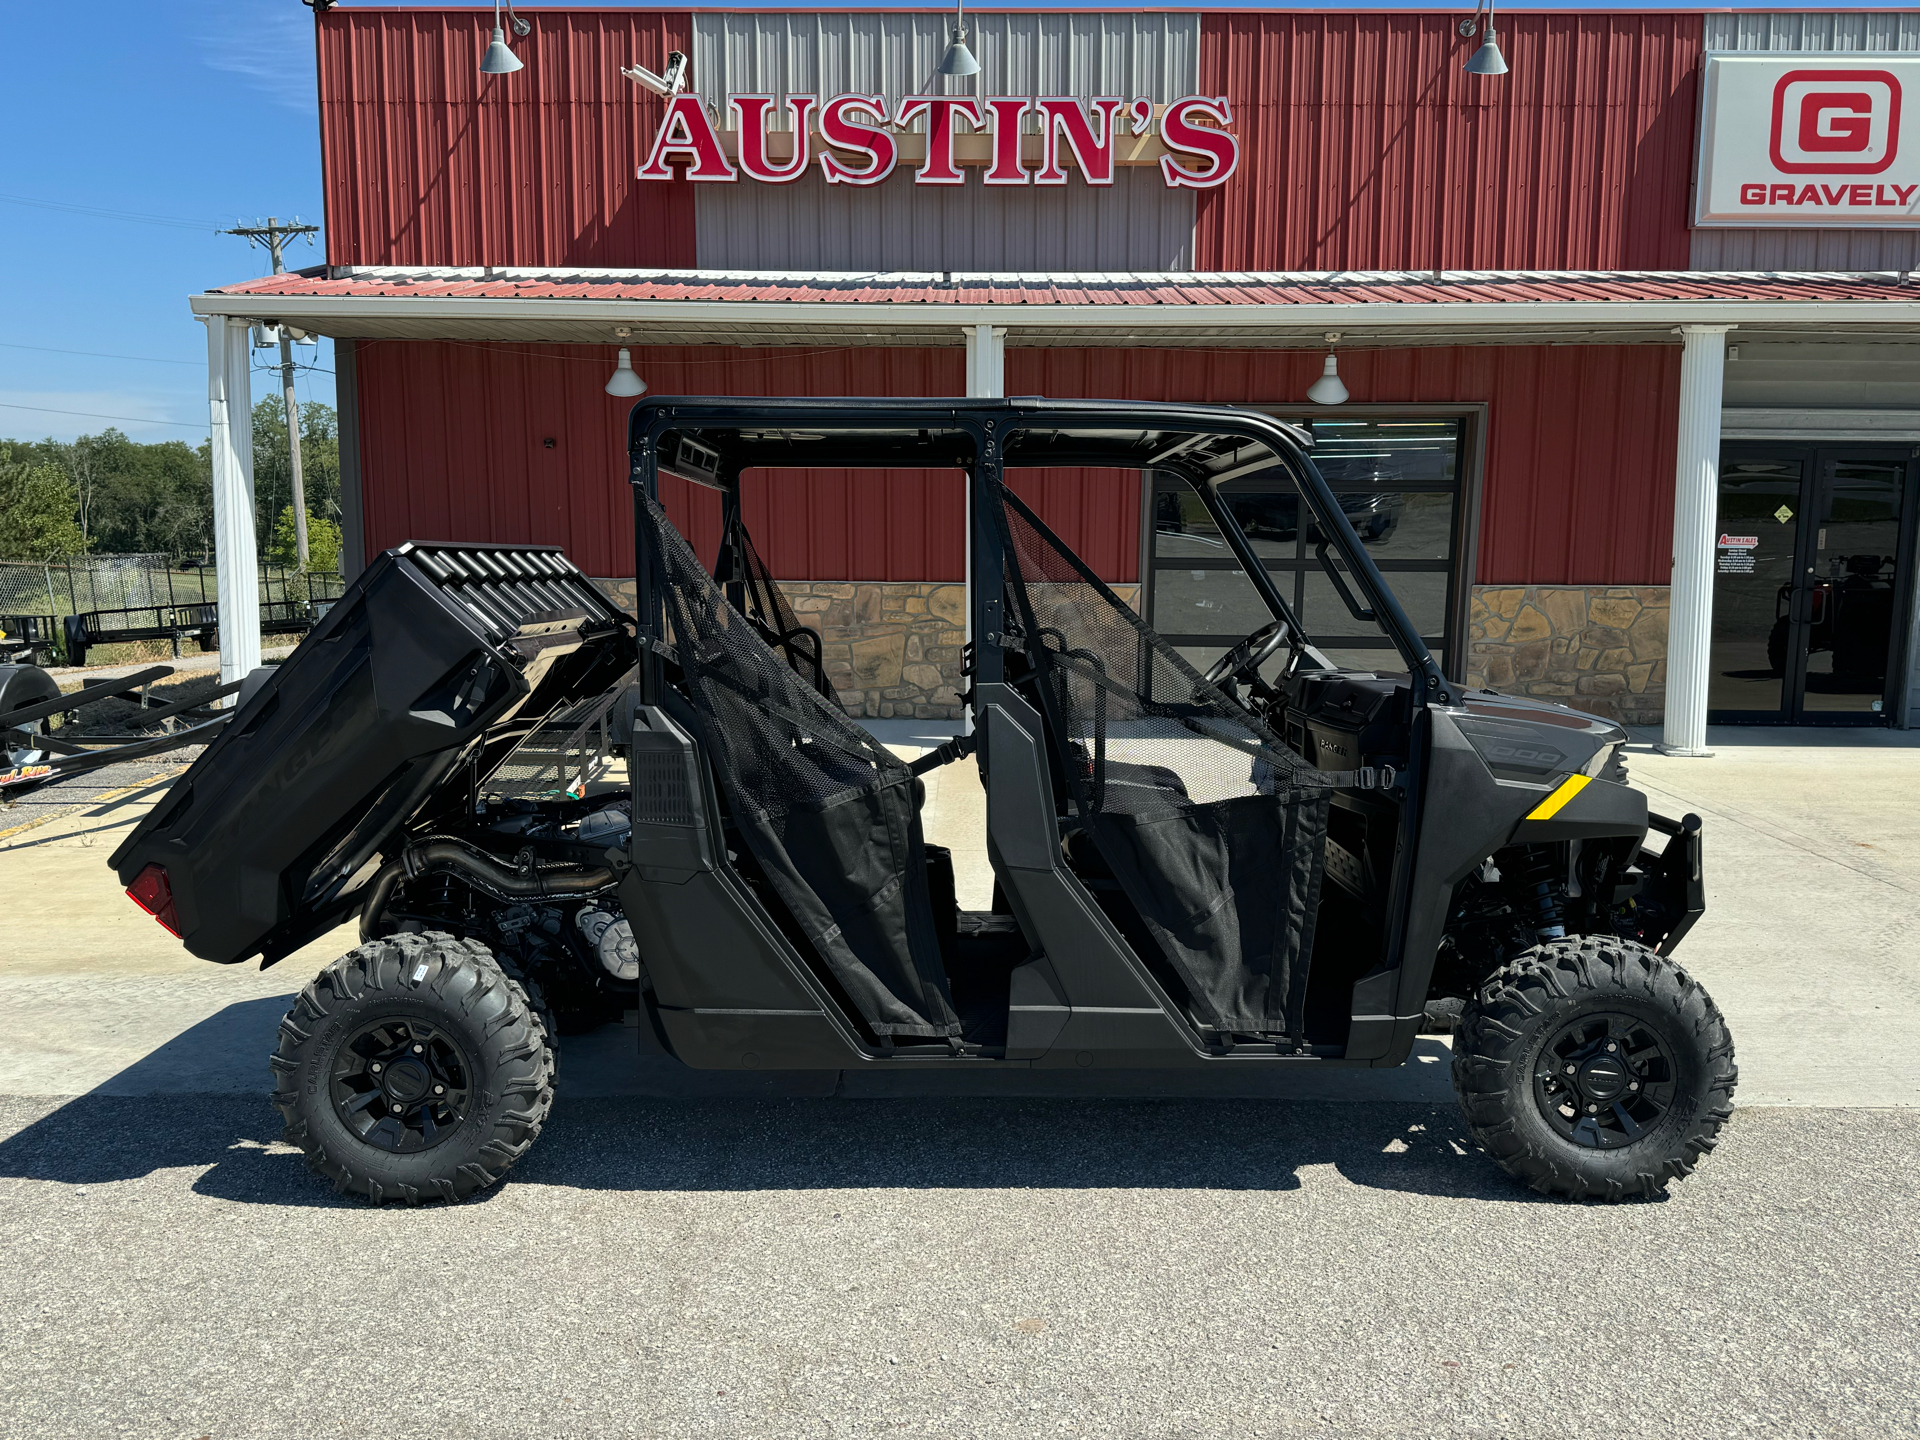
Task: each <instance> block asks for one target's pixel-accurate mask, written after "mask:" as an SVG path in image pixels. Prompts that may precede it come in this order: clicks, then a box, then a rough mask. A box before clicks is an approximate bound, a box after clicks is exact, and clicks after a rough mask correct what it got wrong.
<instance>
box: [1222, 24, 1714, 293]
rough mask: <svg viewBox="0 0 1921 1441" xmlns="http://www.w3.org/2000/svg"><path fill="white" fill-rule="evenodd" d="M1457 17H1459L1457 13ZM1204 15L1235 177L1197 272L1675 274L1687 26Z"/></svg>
mask: <svg viewBox="0 0 1921 1441" xmlns="http://www.w3.org/2000/svg"><path fill="white" fill-rule="evenodd" d="M1462 13H1465V12H1462ZM1461 18H1462V14H1460V13H1453V14H1427V15H1403V14H1392V15H1382V14H1372V15H1369V14H1359V15H1328V14H1323V15H1314V14H1259V13H1253V14H1248V13H1239V12H1235V13H1228V14H1213V15H1208V16H1207V17H1206V18H1205V19H1204V21H1203V23H1202V27H1201V65H1200V85H1201V89H1202V90H1203V91H1204V92H1206V93H1207V94H1210V95H1219V94H1226V95H1230V96H1232V97H1233V100H1234V106H1235V129H1236V131H1237V133H1238V134H1239V135H1240V136H1241V145H1242V160H1241V167H1242V168H1241V177H1242V178H1239V179H1237V181H1236V182H1235V183H1232V184H1229V185H1227V186H1224V187H1222V188H1221V189H1219V190H1212V191H1207V192H1205V193H1204V194H1203V195H1202V197H1201V199H1200V203H1199V212H1198V228H1197V233H1196V237H1195V265H1196V267H1197V268H1199V269H1203V270H1283V269H1286V270H1399V269H1407V270H1426V269H1432V268H1436V267H1438V268H1441V269H1495V270H1507V269H1515V270H1521V269H1527V270H1534V269H1538V270H1620V269H1628V270H1679V269H1682V268H1684V267H1685V266H1686V265H1687V262H1688V230H1687V218H1686V213H1685V210H1686V201H1687V194H1688V182H1689V177H1690V174H1691V170H1692V153H1693V142H1694V117H1695V103H1696V61H1697V59H1698V57H1699V54H1700V49H1701V17H1700V16H1699V15H1647V14H1627V15H1509V14H1506V13H1503V14H1502V15H1501V17H1500V21H1499V31H1500V38H1501V46H1502V48H1503V50H1504V51H1505V52H1506V54H1507V56H1508V63H1509V64H1510V66H1512V71H1511V73H1510V74H1508V75H1507V76H1506V77H1505V78H1503V79H1501V80H1498V81H1488V80H1482V79H1478V78H1477V77H1475V76H1471V75H1467V74H1464V73H1463V72H1462V70H1461V65H1462V63H1463V62H1464V61H1465V60H1466V59H1467V57H1468V55H1469V54H1470V53H1471V51H1472V48H1473V46H1474V44H1475V43H1477V42H1475V41H1470V40H1464V39H1462V38H1461V36H1460V35H1459V34H1457V33H1456V31H1455V24H1456V22H1457V21H1459V20H1460V19H1461Z"/></svg>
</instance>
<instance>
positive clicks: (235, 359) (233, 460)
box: [206, 316, 260, 704]
mask: <svg viewBox="0 0 1921 1441" xmlns="http://www.w3.org/2000/svg"><path fill="white" fill-rule="evenodd" d="M206 325H207V420H208V425H209V430H208V442H209V448H210V450H211V451H212V456H213V549H214V564H215V565H216V566H217V567H218V576H219V598H220V680H221V683H222V684H223V685H224V684H225V683H227V682H228V681H236V680H240V679H242V678H243V677H244V676H246V675H247V673H248V672H250V671H251V670H253V669H254V667H256V666H258V665H259V664H260V579H259V577H260V562H259V557H258V555H257V554H256V552H255V550H254V513H253V387H252V385H251V384H250V372H251V369H252V365H253V351H252V347H251V337H250V336H249V334H248V326H247V323H246V322H245V321H244V320H223V319H222V318H221V317H219V316H210V317H208V319H207V322H206ZM228 704H232V702H231V700H229V702H228Z"/></svg>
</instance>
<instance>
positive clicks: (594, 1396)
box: [0, 1096, 1921, 1436]
mask: <svg viewBox="0 0 1921 1441" xmlns="http://www.w3.org/2000/svg"><path fill="white" fill-rule="evenodd" d="M276 1134H277V1126H276V1125H275V1122H274V1118H273V1117H272V1116H271V1113H269V1112H268V1111H267V1110H266V1109H265V1107H264V1106H263V1105H262V1104H261V1103H260V1102H259V1101H258V1100H244V1099H241V1098H236V1097H228V1096H219V1097H195V1096H169V1097H156V1098H152V1099H144V1100H135V1099H119V1098H111V1097H91V1098H85V1099H81V1100H77V1101H68V1102H64V1103H63V1102H60V1101H58V1100H54V1099H45V1098H36V1099H32V1100H23V1099H17V1098H16V1099H11V1100H4V1101H0V1138H3V1139H0V1247H4V1253H5V1255H6V1256H7V1258H8V1260H7V1264H6V1265H5V1266H4V1267H0V1334H4V1335H5V1336H6V1337H7V1349H6V1365H5V1367H4V1368H0V1431H4V1432H5V1433H6V1434H8V1435H32V1436H43V1435H98V1436H119V1435H149V1434H155V1435H185V1436H195V1435H227V1434H239V1435H259V1436H281V1435H323V1436H332V1435H352V1436H413V1435H426V1436H445V1435H459V1436H467V1435H472V1436H495V1435H555V1436H573V1435H686V1436H765V1435H836V1434H838V1435H854V1436H884V1435H900V1434H906V1435H928V1436H949V1435H955V1436H965V1435H1010V1436H1020V1435H1037V1434H1039V1435H1103V1436H1107V1435H1112V1436H1162V1435H1167V1436H1186V1435H1213V1434H1240V1435H1259V1436H1268V1435H1272V1436H1295V1435H1338V1436H1349V1435H1352V1436H1376V1435H1380V1436H1396V1435H1414V1436H1421V1435H1437V1436H1557V1435H1567V1436H1632V1435H1666V1436H1894V1435H1913V1434H1915V1433H1916V1430H1917V1421H1918V1419H1921V1418H1917V1412H1916V1404H1917V1392H1916V1369H1915V1338H1916V1319H1917V1318H1916V1286H1917V1274H1916V1248H1917V1227H1916V1182H1915V1154H1916V1135H1915V1116H1914V1113H1913V1112H1912V1111H1905V1110H1902V1111H1867V1110H1793V1111H1770V1110H1746V1111H1742V1112H1740V1113H1738V1114H1737V1116H1736V1117H1735V1120H1734V1122H1733V1124H1732V1125H1731V1127H1730V1128H1729V1130H1728V1132H1727V1133H1726V1135H1725V1137H1724V1141H1723V1145H1722V1147H1721V1149H1720V1150H1719V1151H1718V1152H1717V1153H1716V1154H1715V1156H1714V1157H1713V1158H1712V1160H1711V1163H1710V1164H1708V1165H1706V1166H1705V1167H1704V1168H1703V1169H1702V1170H1701V1171H1700V1172H1699V1174H1697V1175H1696V1176H1694V1177H1693V1178H1691V1179H1689V1180H1688V1181H1686V1182H1684V1183H1682V1184H1680V1185H1677V1186H1676V1187H1675V1188H1674V1189H1673V1193H1672V1197H1671V1199H1669V1200H1667V1201H1664V1202H1653V1203H1638V1204H1629V1205H1620V1206H1580V1205H1569V1204H1563V1203H1554V1202H1547V1201H1542V1200H1539V1199H1537V1198H1534V1197H1532V1196H1530V1195H1529V1194H1527V1193H1525V1192H1520V1191H1517V1190H1516V1189H1515V1188H1514V1187H1513V1186H1512V1185H1511V1184H1510V1183H1509V1182H1508V1181H1507V1180H1506V1179H1505V1178H1504V1177H1502V1176H1501V1175H1500V1174H1499V1173H1498V1172H1496V1171H1495V1170H1494V1169H1493V1167H1492V1166H1491V1165H1490V1164H1489V1163H1488V1162H1486V1161H1485V1160H1484V1159H1483V1158H1481V1157H1479V1156H1478V1155H1473V1154H1465V1153H1464V1148H1463V1146H1462V1134H1461V1129H1460V1125H1459V1120H1458V1114H1457V1113H1456V1112H1455V1111H1454V1110H1453V1109H1452V1108H1451V1107H1429V1106H1410V1105H1400V1106H1396V1105H1385V1104H1380V1105H1362V1104H1351V1103H1349V1104H1340V1103H1336V1104H1313V1103H1307V1104H1295V1105H1288V1106H1275V1105H1271V1104H1262V1103H1254V1102H1210V1103H1195V1102H1189V1101H1164V1102H1138V1101H1137V1102H1074V1101H1025V1102H991V1101H922V1102H904V1101H864V1102H862V1101H845V1100H842V1101H784V1102H702V1103H690V1104H677V1105H676V1104H662V1103H653V1102H643V1101H635V1100H629V1099H603V1100H576V1101H572V1102H563V1103H562V1106H561V1107H560V1109H559V1110H558V1111H557V1113H556V1116H555V1118H554V1120H553V1122H552V1123H551V1124H550V1126H549V1128H548V1130H547V1133H546V1134H545V1135H544V1136H543V1137H542V1139H541V1140H540V1142H539V1144H538V1145H537V1146H536V1147H535V1149H534V1150H533V1151H532V1152H531V1153H530V1155H529V1156H528V1159H527V1161H526V1162H525V1163H524V1164H523V1165H522V1167H521V1168H520V1169H519V1170H517V1171H516V1172H515V1173H514V1176H513V1178H512V1180H511V1181H510V1182H509V1183H508V1184H506V1185H505V1186H503V1187H501V1188H500V1189H498V1190H496V1191H494V1192H491V1193H488V1194H487V1195H486V1196H484V1197H483V1198H482V1199H480V1200H479V1201H477V1202H474V1203H469V1204H467V1205H464V1206H459V1207H452V1208H441V1207H432V1208H423V1209H421V1210H418V1211H406V1210H395V1209H388V1210H384V1211H375V1210H373V1209H371V1208H369V1207H367V1206H365V1205H363V1204H359V1203H350V1202H345V1201H342V1200H340V1199H338V1198H336V1197H334V1196H333V1194H332V1193H331V1192H329V1191H326V1190H324V1189H322V1187H321V1186H320V1184H319V1183H318V1182H317V1181H315V1180H314V1179H313V1178H312V1177H310V1176H309V1175H307V1174H306V1172H305V1171H304V1169H303V1168H302V1166H301V1165H300V1162H299V1159H298V1157H297V1156H296V1155H295V1154H294V1153H293V1152H291V1151H290V1150H289V1149H288V1148H286V1147H284V1146H282V1145H280V1144H279V1143H278V1142H277V1140H276V1139H275V1137H276Z"/></svg>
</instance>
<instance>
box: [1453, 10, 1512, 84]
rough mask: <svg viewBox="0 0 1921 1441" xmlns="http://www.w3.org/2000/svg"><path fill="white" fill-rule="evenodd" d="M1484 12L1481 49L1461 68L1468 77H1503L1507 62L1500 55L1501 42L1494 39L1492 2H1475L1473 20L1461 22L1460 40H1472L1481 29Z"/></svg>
mask: <svg viewBox="0 0 1921 1441" xmlns="http://www.w3.org/2000/svg"><path fill="white" fill-rule="evenodd" d="M1484 12H1485V14H1486V17H1487V25H1486V30H1485V33H1484V34H1483V37H1482V40H1481V48H1480V49H1479V50H1476V51H1475V52H1474V53H1473V54H1472V55H1470V56H1468V58H1467V64H1465V65H1463V66H1462V67H1461V68H1462V69H1463V70H1465V71H1467V73H1468V74H1470V75H1505V74H1507V61H1506V59H1504V58H1503V57H1502V55H1501V42H1500V41H1499V40H1496V39H1495V38H1494V0H1476V4H1475V6H1474V18H1473V19H1472V20H1463V21H1462V22H1461V24H1460V26H1459V29H1460V32H1461V38H1462V39H1463V40H1469V39H1472V38H1473V37H1474V34H1475V32H1476V31H1479V30H1481V29H1482V24H1481V18H1482V15H1483V13H1484Z"/></svg>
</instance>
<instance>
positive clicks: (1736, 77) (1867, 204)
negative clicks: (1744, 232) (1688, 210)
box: [1694, 53, 1921, 230]
mask: <svg viewBox="0 0 1921 1441" xmlns="http://www.w3.org/2000/svg"><path fill="white" fill-rule="evenodd" d="M1917 89H1921V61H1917V60H1915V59H1914V58H1913V57H1912V56H1892V55H1885V56H1882V55H1877V56H1861V55H1845V56H1844V55H1808V54H1783V53H1772V54H1755V55H1710V56H1708V58H1707V74H1706V77H1705V79H1704V82H1703V86H1702V106H1701V150H1700V161H1699V164H1698V166H1697V173H1696V176H1695V192H1694V223H1695V224H1696V225H1704V226H1719V225H1756V226H1766V227H1769V228H1775V227H1785V226H1819V227H1822V228H1824V229H1836V230H1838V229H1855V228H1859V227H1862V226H1880V225H1899V226H1910V225H1913V224H1914V221H1915V216H1916V212H1917V209H1918V208H1921V207H1917V204H1916V197H1917V195H1918V194H1921V129H1917V126H1916V115H1915V106H1916V104H1917V102H1921V95H1917V94H1916V93H1915V92H1916V90H1917Z"/></svg>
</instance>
